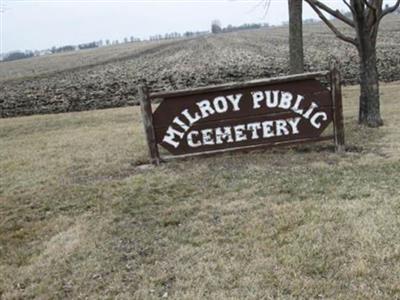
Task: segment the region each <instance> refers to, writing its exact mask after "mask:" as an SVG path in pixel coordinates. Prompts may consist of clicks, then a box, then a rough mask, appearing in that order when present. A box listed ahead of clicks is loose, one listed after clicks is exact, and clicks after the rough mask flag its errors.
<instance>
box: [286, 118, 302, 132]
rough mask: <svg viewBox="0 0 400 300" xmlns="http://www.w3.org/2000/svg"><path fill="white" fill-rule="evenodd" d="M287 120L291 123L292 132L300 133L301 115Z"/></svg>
mask: <svg viewBox="0 0 400 300" xmlns="http://www.w3.org/2000/svg"><path fill="white" fill-rule="evenodd" d="M287 122H288V123H289V125H290V127H292V134H298V133H299V130H298V129H297V126H298V125H299V123H300V117H298V118H294V119H288V120H287Z"/></svg>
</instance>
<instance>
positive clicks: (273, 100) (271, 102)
mask: <svg viewBox="0 0 400 300" xmlns="http://www.w3.org/2000/svg"><path fill="white" fill-rule="evenodd" d="M279 93H280V91H272V94H273V96H272V97H271V91H268V92H265V95H266V96H267V107H269V108H275V107H277V106H278V104H279Z"/></svg>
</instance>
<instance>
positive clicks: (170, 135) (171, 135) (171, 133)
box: [163, 126, 184, 148]
mask: <svg viewBox="0 0 400 300" xmlns="http://www.w3.org/2000/svg"><path fill="white" fill-rule="evenodd" d="M176 136H178V137H180V138H182V137H183V136H184V133H183V132H180V131H178V130H176V129H174V128H172V127H171V126H169V127H168V130H167V133H166V134H165V136H164V138H163V142H164V143H167V144H170V145H172V146H173V147H174V148H177V147H178V146H179V142H177V141H175V138H176Z"/></svg>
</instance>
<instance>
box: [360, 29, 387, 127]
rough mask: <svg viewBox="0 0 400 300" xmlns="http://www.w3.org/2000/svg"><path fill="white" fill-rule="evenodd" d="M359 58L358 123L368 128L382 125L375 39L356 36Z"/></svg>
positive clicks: (367, 35) (367, 36)
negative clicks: (357, 38)
mask: <svg viewBox="0 0 400 300" xmlns="http://www.w3.org/2000/svg"><path fill="white" fill-rule="evenodd" d="M358 37H359V46H358V54H359V57H360V92H361V93H360V110H359V116H358V122H359V123H360V124H364V125H367V126H370V127H378V126H381V125H383V121H382V118H381V113H380V105H379V76H378V70H377V64H376V38H369V34H366V35H365V34H363V35H358Z"/></svg>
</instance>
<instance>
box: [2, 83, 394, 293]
mask: <svg viewBox="0 0 400 300" xmlns="http://www.w3.org/2000/svg"><path fill="white" fill-rule="evenodd" d="M399 86H400V85H399V83H392V84H383V86H382V106H383V117H384V120H385V126H384V127H382V128H380V129H368V128H360V127H358V125H356V119H355V116H356V114H357V110H356V107H357V97H358V87H347V88H345V89H344V109H345V123H346V124H345V125H346V138H347V148H348V152H346V153H345V154H342V155H339V154H336V153H334V152H333V147H332V145H331V144H329V143H328V144H316V145H308V146H302V147H298V148H281V149H276V150H273V151H259V152H254V153H251V154H229V155H224V156H216V157H212V158H207V159H191V160H185V161H179V162H178V161H175V162H171V163H168V164H163V165H162V166H161V167H160V168H157V169H154V168H147V167H146V168H145V167H143V166H141V164H142V163H144V162H146V160H147V155H146V147H145V144H144V137H143V133H142V124H141V119H140V114H139V109H138V108H137V107H129V108H119V109H110V110H100V111H92V112H80V113H68V114H59V115H43V116H31V117H21V118H11V119H2V120H0V149H1V151H0V298H1V299H158V298H164V299H165V298H170V299H272V298H274V299H276V298H284V299H298V298H305V299H310V298H340V299H396V298H399V297H400V246H399V245H400V219H399V217H398V216H399V213H400V194H399V185H400V178H399V176H398V175H399V172H400V155H399V154H400V152H399V148H400V133H399V130H398V124H399V122H400V117H399V116H400V109H399V105H398V100H399V99H398V98H399V93H398V89H399Z"/></svg>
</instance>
